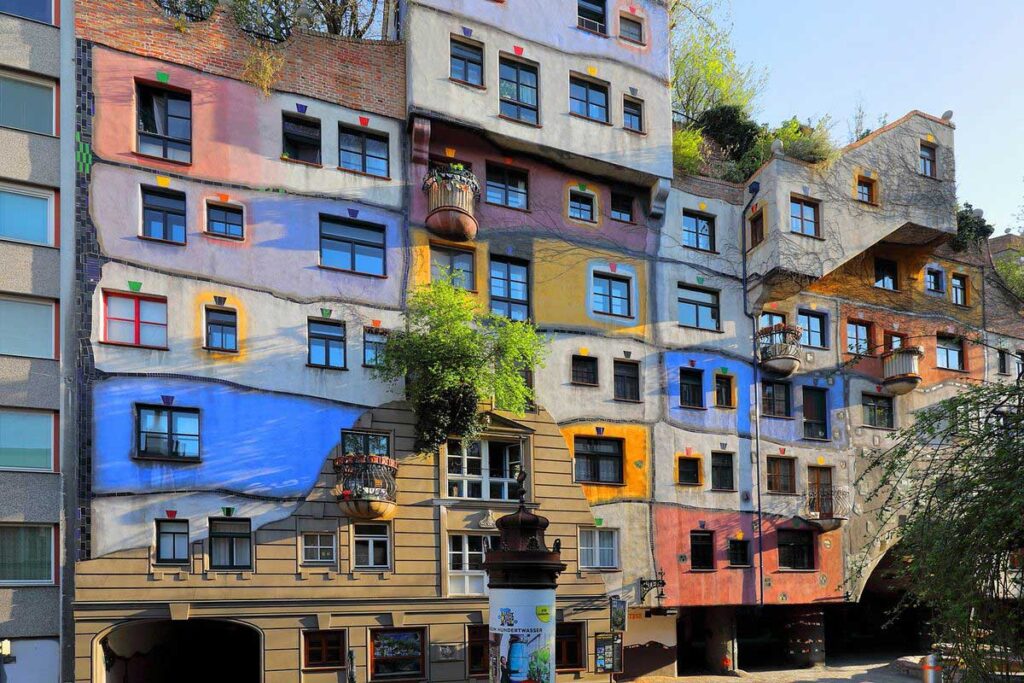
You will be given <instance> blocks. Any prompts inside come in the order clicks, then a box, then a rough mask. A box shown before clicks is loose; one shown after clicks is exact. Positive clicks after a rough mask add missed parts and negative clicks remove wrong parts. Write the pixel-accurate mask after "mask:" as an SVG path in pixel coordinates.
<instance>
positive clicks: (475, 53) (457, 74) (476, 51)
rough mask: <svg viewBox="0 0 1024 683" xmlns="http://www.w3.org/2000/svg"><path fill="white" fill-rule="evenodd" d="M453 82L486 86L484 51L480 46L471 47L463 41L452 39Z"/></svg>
mask: <svg viewBox="0 0 1024 683" xmlns="http://www.w3.org/2000/svg"><path fill="white" fill-rule="evenodd" d="M450 73H451V77H452V80H455V81H461V82H463V83H469V84H470V85H483V84H484V51H483V49H482V48H481V47H480V46H479V45H471V44H469V43H465V42H463V41H461V40H455V39H454V38H453V39H452V47H451V72H450Z"/></svg>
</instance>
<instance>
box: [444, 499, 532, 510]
mask: <svg viewBox="0 0 1024 683" xmlns="http://www.w3.org/2000/svg"><path fill="white" fill-rule="evenodd" d="M430 502H431V504H432V505H436V506H438V507H455V506H458V507H463V508H476V509H489V508H496V509H502V508H506V509H508V510H515V509H516V508H517V507H519V501H518V500H502V499H500V498H451V497H447V498H434V499H432V500H431V501H430ZM526 507H527V509H530V510H532V509H536V508H539V507H540V503H534V502H531V501H529V500H527V501H526Z"/></svg>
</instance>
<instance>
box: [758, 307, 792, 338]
mask: <svg viewBox="0 0 1024 683" xmlns="http://www.w3.org/2000/svg"><path fill="white" fill-rule="evenodd" d="M757 324H758V327H759V328H760V329H765V328H766V327H775V326H776V325H785V324H786V316H784V315H783V314H781V313H771V312H768V311H765V312H764V313H762V314H761V315H760V316H758V318H757ZM785 340H786V338H785V335H783V333H782V332H781V331H778V332H773V333H772V334H771V335H770V337H769V339H768V343H769V344H782V343H783V342H785Z"/></svg>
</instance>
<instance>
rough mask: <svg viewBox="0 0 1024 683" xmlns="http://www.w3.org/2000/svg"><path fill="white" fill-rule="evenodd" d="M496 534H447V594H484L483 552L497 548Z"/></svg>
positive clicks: (485, 580) (485, 583) (485, 589)
mask: <svg viewBox="0 0 1024 683" xmlns="http://www.w3.org/2000/svg"><path fill="white" fill-rule="evenodd" d="M497 538H498V537H497V536H480V535H475V534H451V535H449V536H448V594H449V595H486V593H487V572H485V571H484V554H485V553H486V552H487V551H488V550H490V549H492V548H497V546H498V544H497Z"/></svg>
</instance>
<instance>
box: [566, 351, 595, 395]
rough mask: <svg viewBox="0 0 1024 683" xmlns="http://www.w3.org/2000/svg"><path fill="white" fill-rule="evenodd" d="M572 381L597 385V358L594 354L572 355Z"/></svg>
mask: <svg viewBox="0 0 1024 683" xmlns="http://www.w3.org/2000/svg"><path fill="white" fill-rule="evenodd" d="M572 383H573V384H585V385H587V386H595V387H596V386H597V385H598V377H597V358H594V357H593V356H577V355H574V356H573V357H572Z"/></svg>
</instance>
